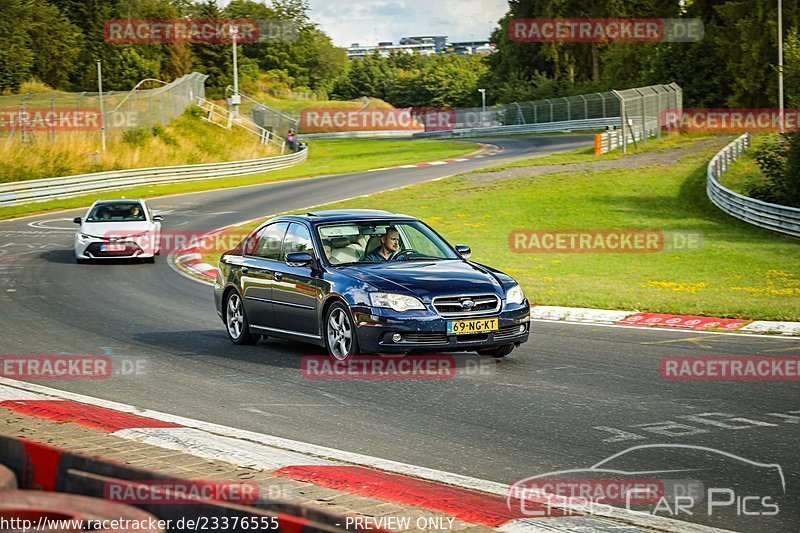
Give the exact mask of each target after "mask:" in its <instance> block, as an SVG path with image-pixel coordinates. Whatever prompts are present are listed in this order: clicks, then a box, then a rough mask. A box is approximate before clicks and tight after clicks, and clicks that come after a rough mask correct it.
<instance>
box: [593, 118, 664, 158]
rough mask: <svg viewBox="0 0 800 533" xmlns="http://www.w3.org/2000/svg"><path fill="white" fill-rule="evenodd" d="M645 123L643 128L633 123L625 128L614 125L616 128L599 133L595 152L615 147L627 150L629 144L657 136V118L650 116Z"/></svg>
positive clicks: (609, 150) (603, 152)
mask: <svg viewBox="0 0 800 533" xmlns="http://www.w3.org/2000/svg"><path fill="white" fill-rule="evenodd" d="M645 124H646V126H647V127H646V128H644V129H642V127H641V126H640V125H633V126H629V127H627V128H620V127H616V129H613V130H610V131H606V132H604V133H602V134H600V141H599V146H596V147H595V153H596V154H598V155H600V154H606V153H608V152H611V151H613V150H616V149H617V148H622V149H623V150H627V145H629V144H633V145H635V144H636V143H637V142H644V143H646V142H647V138H648V137H656V136H658V134H659V132H660V131H661V130H660V127H661V126H660V125H659V122H658V120H656V119H653V118H651V119H648V120H647V121H646V122H645Z"/></svg>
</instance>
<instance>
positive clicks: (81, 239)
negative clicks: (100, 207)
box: [78, 233, 94, 242]
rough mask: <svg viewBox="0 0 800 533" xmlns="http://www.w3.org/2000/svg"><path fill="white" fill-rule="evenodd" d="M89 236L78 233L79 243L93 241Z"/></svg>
mask: <svg viewBox="0 0 800 533" xmlns="http://www.w3.org/2000/svg"><path fill="white" fill-rule="evenodd" d="M93 238H94V237H92V236H91V235H86V234H85V233H78V240H79V241H81V242H84V241H88V240H91V239H93Z"/></svg>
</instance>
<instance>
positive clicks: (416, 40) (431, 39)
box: [400, 35, 447, 54]
mask: <svg viewBox="0 0 800 533" xmlns="http://www.w3.org/2000/svg"><path fill="white" fill-rule="evenodd" d="M400 44H401V45H407V44H433V45H434V46H435V47H436V53H437V54H441V53H442V52H443V51H444V49H445V48H447V35H425V36H419V37H402V38H401V39H400Z"/></svg>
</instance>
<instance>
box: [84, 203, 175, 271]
mask: <svg viewBox="0 0 800 533" xmlns="http://www.w3.org/2000/svg"><path fill="white" fill-rule="evenodd" d="M74 222H75V223H76V224H80V228H79V229H78V232H77V233H76V234H75V259H76V261H78V262H79V263H80V262H82V261H86V260H89V259H126V258H127V259H130V258H141V259H144V260H145V261H148V262H150V263H152V262H154V261H155V256H157V255H158V254H159V253H160V251H161V216H160V215H154V214H153V212H152V211H151V210H150V208H149V207H148V206H147V202H145V201H144V200H125V199H120V200H98V201H96V202H95V203H93V204H92V206H91V207H90V208H89V210H88V211H87V212H86V216H85V217H84V218H83V219H81V218H80V217H77V218H75V219H74Z"/></svg>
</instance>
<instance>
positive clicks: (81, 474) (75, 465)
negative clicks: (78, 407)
mask: <svg viewBox="0 0 800 533" xmlns="http://www.w3.org/2000/svg"><path fill="white" fill-rule="evenodd" d="M0 464H5V465H6V466H7V467H8V468H10V469H11V470H12V471H13V472H14V473H15V474H16V476H17V479H18V480H19V484H20V487H21V488H24V489H36V490H45V491H49V492H53V491H56V492H63V493H69V494H79V495H84V496H92V497H95V498H102V497H103V496H104V495H105V489H106V487H107V486H108V484H109V483H113V484H115V485H117V486H120V485H121V486H132V487H135V488H136V491H137V494H141V491H147V492H152V494H153V495H154V496H156V495H158V494H163V489H160V488H158V485H157V483H154V482H174V481H185V480H177V479H176V478H174V477H171V476H166V475H163V474H159V473H157V472H152V471H149V470H143V469H140V468H135V467H131V466H128V465H123V464H120V463H115V462H112V461H106V460H103V459H100V458H96V457H88V456H85V455H81V454H77V453H73V452H68V451H64V450H61V449H59V448H55V447H52V446H49V445H46V444H41V443H38V442H34V441H30V440H27V439H18V438H14V437H6V436H0ZM0 499H2V497H0ZM158 500H159V498H157V497H154V498H153V501H154V502H157V501H158ZM161 500H162V501H163V498H162V499H161ZM136 507H138V508H140V509H143V510H145V511H147V512H149V513H152V514H153V515H155V516H157V517H158V518H160V519H163V520H167V519H170V520H173V521H175V520H180V519H181V518H183V519H184V520H186V519H195V520H196V519H197V518H199V517H207V518H212V517H218V518H220V519H221V518H223V517H227V518H229V519H231V520H234V519H235V518H236V519H238V520H245V519H247V520H250V519H253V520H255V519H261V518H260V517H268V518H269V517H277V520H278V524H279V526H280V530H282V531H288V532H292V533H337V532H341V531H344V530H345V529H346V528H345V524H346V521H345V518H344V517H343V516H342V515H339V514H336V513H331V512H328V511H325V510H324V509H321V508H316V507H310V506H306V505H302V504H296V503H293V502H289V501H285V500H277V499H267V498H259V499H258V501H256V502H255V503H253V504H250V505H240V504H234V503H228V502H221V501H216V500H193V501H192V502H191V504H190V505H189V504H178V505H176V504H175V503H147V504H136ZM253 517H255V518H253ZM350 530H353V528H350ZM371 531H377V532H378V533H381V532H380V530H371Z"/></svg>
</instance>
